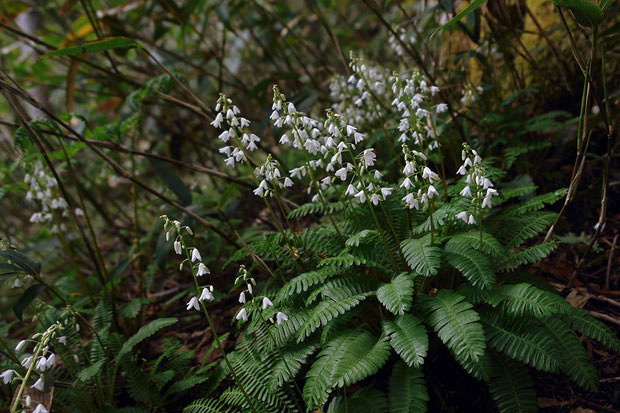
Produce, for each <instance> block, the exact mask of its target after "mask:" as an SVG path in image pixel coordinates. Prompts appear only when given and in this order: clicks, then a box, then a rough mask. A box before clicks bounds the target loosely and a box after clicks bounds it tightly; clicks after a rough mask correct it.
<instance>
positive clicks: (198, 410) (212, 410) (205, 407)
mask: <svg viewBox="0 0 620 413" xmlns="http://www.w3.org/2000/svg"><path fill="white" fill-rule="evenodd" d="M228 411H229V409H227V408H226V407H225V406H224V403H222V402H221V401H219V400H214V399H198V400H194V401H193V402H191V403H190V404H189V405H187V407H185V408H184V409H183V413H226V412H228Z"/></svg>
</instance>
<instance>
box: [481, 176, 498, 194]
mask: <svg viewBox="0 0 620 413" xmlns="http://www.w3.org/2000/svg"><path fill="white" fill-rule="evenodd" d="M492 186H493V182H491V181H490V180H488V179H487V178H483V179H482V187H483V188H484V189H487V188H491V187H492ZM494 191H495V190H494ZM495 194H496V195H497V191H495Z"/></svg>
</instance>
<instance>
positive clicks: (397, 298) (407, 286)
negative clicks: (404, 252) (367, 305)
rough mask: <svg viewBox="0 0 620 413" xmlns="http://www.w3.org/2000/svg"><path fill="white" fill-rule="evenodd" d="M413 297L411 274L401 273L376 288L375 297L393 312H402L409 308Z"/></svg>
mask: <svg viewBox="0 0 620 413" xmlns="http://www.w3.org/2000/svg"><path fill="white" fill-rule="evenodd" d="M412 297H413V279H412V275H410V274H407V273H402V274H399V275H398V276H396V277H395V278H393V279H392V282H391V283H389V284H382V285H381V286H380V287H379V288H377V299H378V300H379V302H380V303H381V304H383V305H384V306H385V308H387V309H388V310H389V311H390V312H391V313H393V314H404V313H405V312H407V311H409V309H410V308H411V303H412Z"/></svg>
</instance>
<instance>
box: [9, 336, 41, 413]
mask: <svg viewBox="0 0 620 413" xmlns="http://www.w3.org/2000/svg"><path fill="white" fill-rule="evenodd" d="M42 349H43V341H42V340H41V341H39V342H38V343H37V346H36V348H35V350H34V354H33V356H32V360H31V363H30V367H28V371H27V372H26V375H25V376H24V378H23V380H22V384H21V386H19V390H18V391H17V395H16V396H15V403H13V407H11V413H15V412H16V411H17V407H18V405H19V403H20V402H21V401H22V395H23V394H24V389H25V388H26V383H27V382H28V379H29V378H30V374H31V373H32V369H33V368H34V365H35V364H36V362H37V357H39V354H41V350H42Z"/></svg>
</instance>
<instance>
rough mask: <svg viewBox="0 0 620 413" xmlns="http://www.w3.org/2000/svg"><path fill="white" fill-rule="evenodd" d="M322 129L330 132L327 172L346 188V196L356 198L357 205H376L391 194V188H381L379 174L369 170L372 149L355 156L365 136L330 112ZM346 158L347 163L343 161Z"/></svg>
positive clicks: (373, 163)
mask: <svg viewBox="0 0 620 413" xmlns="http://www.w3.org/2000/svg"><path fill="white" fill-rule="evenodd" d="M325 128H326V129H327V131H328V132H329V134H330V136H329V138H328V141H329V144H327V145H326V146H327V147H328V152H327V153H326V156H327V157H329V158H330V160H329V163H328V164H327V167H326V171H327V172H332V173H333V177H334V178H338V179H340V181H342V182H345V181H346V180H347V179H349V177H350V180H349V184H348V186H347V189H346V191H345V195H346V196H351V197H354V198H357V200H358V201H359V202H360V203H362V204H363V203H365V202H370V203H372V204H373V205H378V204H379V202H382V201H384V200H385V199H386V198H387V197H388V196H390V194H391V193H392V188H390V187H386V186H382V185H381V184H382V181H381V177H382V176H383V175H382V174H381V172H380V171H378V170H376V169H372V168H373V166H374V165H375V163H376V160H377V154H376V153H375V150H374V149H373V148H368V149H364V150H363V151H361V152H359V153H358V154H357V155H355V153H354V150H355V149H356V146H357V144H359V143H360V142H362V141H363V140H364V138H365V136H364V135H363V134H362V133H360V132H358V131H357V128H356V127H355V126H353V125H351V124H349V123H348V122H347V121H346V119H345V118H344V117H343V116H341V115H339V114H337V113H333V112H332V111H328V112H327V120H326V121H325ZM346 155H348V157H349V159H350V162H349V161H346V162H345V160H344V158H343V156H346Z"/></svg>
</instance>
